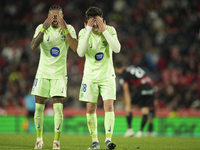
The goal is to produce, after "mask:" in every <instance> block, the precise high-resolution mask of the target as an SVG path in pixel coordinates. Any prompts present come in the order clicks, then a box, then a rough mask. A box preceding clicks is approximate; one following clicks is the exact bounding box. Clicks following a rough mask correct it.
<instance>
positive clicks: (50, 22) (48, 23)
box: [43, 15, 54, 30]
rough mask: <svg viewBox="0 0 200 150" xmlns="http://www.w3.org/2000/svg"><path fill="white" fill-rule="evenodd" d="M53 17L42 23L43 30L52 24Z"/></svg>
mask: <svg viewBox="0 0 200 150" xmlns="http://www.w3.org/2000/svg"><path fill="white" fill-rule="evenodd" d="M53 17H54V16H53V15H49V16H48V18H47V19H46V20H45V21H44V23H43V28H44V29H45V30H46V29H48V28H49V26H50V25H51V24H52V22H53Z"/></svg>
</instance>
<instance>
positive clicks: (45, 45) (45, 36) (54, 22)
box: [31, 5, 78, 149]
mask: <svg viewBox="0 0 200 150" xmlns="http://www.w3.org/2000/svg"><path fill="white" fill-rule="evenodd" d="M39 45H40V61H39V66H38V69H37V73H36V76H35V81H34V83H33V87H32V92H31V94H33V95H35V101H36V107H35V115H34V121H35V127H36V131H37V140H36V144H35V149H42V146H43V110H44V106H45V102H46V99H47V98H49V97H51V98H53V103H54V104H53V109H54V112H55V116H54V126H55V127H54V131H55V134H54V142H53V149H60V134H61V129H62V124H63V111H62V110H63V98H64V97H66V96H67V95H66V90H67V69H66V59H67V52H68V48H69V46H70V48H71V49H72V50H73V51H75V52H76V49H77V45H78V43H77V40H76V32H75V30H74V28H73V27H72V26H71V25H69V24H66V22H65V21H64V20H63V13H62V8H61V7H60V6H58V5H53V6H51V7H50V9H49V14H48V18H47V19H46V20H45V22H44V23H43V24H40V25H39V26H38V27H37V28H36V30H35V34H34V37H33V40H32V42H31V49H32V50H35V49H37V47H38V46H39Z"/></svg>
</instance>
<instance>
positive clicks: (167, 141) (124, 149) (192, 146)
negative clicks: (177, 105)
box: [0, 134, 200, 150]
mask: <svg viewBox="0 0 200 150" xmlns="http://www.w3.org/2000/svg"><path fill="white" fill-rule="evenodd" d="M53 137H54V136H53V135H46V134H45V135H44V137H43V140H44V146H43V150H50V149H52V146H53ZM35 140H36V136H35V135H33V134H0V150H31V149H34V145H35ZM60 140H61V150H87V148H88V147H89V146H90V145H91V137H90V136H89V135H61V139H60ZM104 140H105V137H104V136H99V141H100V146H101V149H102V150H103V149H105V147H104ZM112 140H113V141H114V142H115V143H116V144H117V147H116V150H200V138H193V137H187V138H186V137H142V138H135V137H131V138H124V137H123V136H113V138H112Z"/></svg>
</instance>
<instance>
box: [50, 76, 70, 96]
mask: <svg viewBox="0 0 200 150" xmlns="http://www.w3.org/2000/svg"><path fill="white" fill-rule="evenodd" d="M50 86H51V88H50V96H51V97H56V96H58V97H67V79H51V80H50Z"/></svg>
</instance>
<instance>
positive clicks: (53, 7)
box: [49, 5, 62, 12]
mask: <svg viewBox="0 0 200 150" xmlns="http://www.w3.org/2000/svg"><path fill="white" fill-rule="evenodd" d="M51 10H60V11H62V8H61V7H60V6H58V5H53V6H51V7H50V8H49V12H50V11H51Z"/></svg>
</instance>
